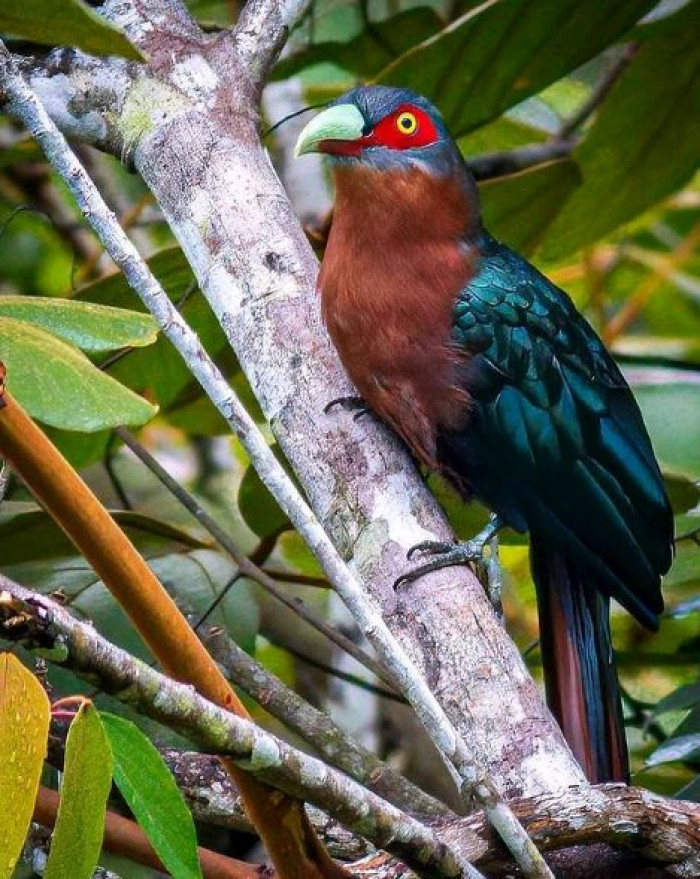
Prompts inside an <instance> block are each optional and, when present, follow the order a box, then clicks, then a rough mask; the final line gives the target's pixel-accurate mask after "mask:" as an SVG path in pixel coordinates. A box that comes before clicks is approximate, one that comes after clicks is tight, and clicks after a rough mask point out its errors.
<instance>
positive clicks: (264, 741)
mask: <svg viewBox="0 0 700 879" xmlns="http://www.w3.org/2000/svg"><path fill="white" fill-rule="evenodd" d="M0 590H2V591H1V592H0V634H2V636H3V637H4V638H6V639H10V640H12V641H16V642H18V643H21V644H22V646H24V647H26V648H27V649H29V650H36V649H38V650H40V651H41V653H42V655H46V656H47V658H49V659H51V660H52V661H55V662H60V664H61V665H62V666H64V667H65V668H68V669H70V670H71V671H73V672H74V673H75V674H77V675H78V676H79V677H81V678H83V679H85V680H88V681H90V682H91V683H95V682H97V683H98V684H99V686H100V689H101V690H103V691H104V692H105V693H107V694H108V695H111V696H114V697H115V698H117V699H119V700H120V701H122V702H124V703H125V704H128V705H131V706H132V707H133V708H134V709H135V710H137V711H139V712H140V713H143V714H145V715H146V716H148V717H151V718H152V719H154V720H157V721H159V722H160V723H164V724H165V725H167V726H169V727H170V728H172V729H175V730H176V731H178V732H180V733H181V734H183V735H185V736H187V737H188V738H191V739H193V740H195V741H196V742H197V743H198V744H200V745H201V746H202V747H204V748H206V749H208V750H211V751H214V752H217V753H221V754H227V755H230V756H231V758H232V759H233V761H234V762H235V763H236V765H237V766H238V767H240V768H241V769H243V770H245V771H246V772H247V773H251V774H252V775H254V776H255V777H256V778H257V779H258V780H259V781H263V782H265V783H266V784H270V785H272V786H274V787H278V788H280V789H281V790H284V791H286V792H287V793H288V794H290V795H291V796H294V797H299V796H300V797H302V798H303V799H305V800H308V801H309V802H311V803H313V804H314V805H315V806H317V807H318V808H320V809H323V810H324V811H326V812H328V813H329V814H331V815H333V816H334V817H337V818H338V819H339V820H340V821H342V823H343V824H345V826H346V827H349V828H350V829H351V830H354V831H356V832H358V833H360V834H362V835H363V836H365V837H366V838H367V839H369V840H370V841H371V842H373V843H374V844H375V845H377V846H379V847H380V848H385V849H386V850H387V851H388V852H391V853H392V854H394V855H395V856H396V857H398V858H400V859H401V860H403V861H405V863H406V864H408V866H410V867H411V869H413V870H415V871H416V872H418V873H419V874H420V875H425V876H428V875H431V874H432V875H434V874H435V873H437V874H439V875H440V876H444V877H457V876H459V875H460V873H461V874H462V875H464V876H471V877H475V879H476V877H479V876H480V874H479V873H477V872H476V871H475V870H473V869H472V868H471V867H470V865H469V864H468V863H466V862H459V861H457V860H455V858H454V856H453V854H452V853H451V852H450V850H449V849H448V848H447V846H445V844H444V843H442V842H441V841H440V840H439V839H438V837H437V836H436V835H435V834H434V833H433V831H432V830H430V829H429V828H427V827H425V826H424V825H423V824H420V823H419V822H418V821H416V820H415V819H414V818H411V817H409V816H408V815H406V814H405V813H403V812H401V811H400V810H399V809H396V808H395V807H394V806H392V805H390V804H389V803H387V802H386V801H384V800H382V799H381V798H380V797H378V796H377V795H376V794H373V793H371V792H369V791H367V790H366V789H365V788H363V787H361V786H360V785H359V784H357V782H355V781H352V780H351V779H349V778H348V777H347V776H345V775H343V774H341V773H340V772H338V771H337V770H334V769H332V768H331V767H329V766H327V765H326V764H324V763H322V762H321V761H320V760H317V759H315V758H314V757H309V756H307V755H306V754H304V753H302V752H301V751H298V750H297V749H295V748H293V747H291V746H290V745H288V744H286V743H285V742H283V741H282V740H280V739H278V738H276V737H275V736H272V735H270V734H269V733H267V732H265V731H264V730H262V729H260V728H259V727H257V726H256V725H255V724H254V723H253V722H252V721H250V720H248V719H247V718H243V717H238V716H236V715H233V714H229V713H228V712H226V711H224V710H222V709H221V708H219V707H218V706H217V705H214V704H213V703H212V702H209V701H207V700H206V699H204V698H203V697H202V696H199V695H198V694H197V692H196V691H195V690H194V689H193V688H192V687H188V686H185V685H184V684H180V683H177V682H176V681H173V680H172V679H171V678H168V677H165V676H164V675H162V674H159V673H158V672H156V671H155V670H153V669H152V668H150V667H149V666H148V665H146V663H144V662H142V661H140V660H138V659H136V658H135V657H133V656H130V655H129V654H128V653H126V651H124V650H121V649H120V648H118V647H115V646H114V645H113V644H111V643H110V642H109V641H107V640H106V639H105V638H103V637H102V636H101V635H99V634H98V633H97V632H96V631H95V630H94V629H93V628H92V627H91V626H89V625H87V624H85V623H81V622H78V621H77V620H75V619H74V618H73V617H72V616H71V615H70V614H69V613H68V611H67V610H66V609H65V608H63V607H61V606H60V605H58V604H56V602H54V601H52V600H51V599H48V598H45V597H43V596H41V595H37V594H36V593H33V592H30V591H29V590H27V589H23V588H22V587H21V586H18V585H17V584H15V583H12V582H11V581H9V580H8V579H7V578H5V577H3V576H2V575H0ZM482 879H483V877H482Z"/></svg>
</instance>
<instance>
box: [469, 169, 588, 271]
mask: <svg viewBox="0 0 700 879" xmlns="http://www.w3.org/2000/svg"><path fill="white" fill-rule="evenodd" d="M580 182H581V175H580V174H579V172H578V169H577V168H576V165H575V163H574V162H571V161H568V160H564V161H561V162H550V163H549V164H547V165H540V166H539V167H537V168H533V169H532V170H529V171H522V172H521V173H519V174H512V175H510V176H508V177H499V178H497V179H496V180H490V181H487V182H485V183H482V184H481V185H480V186H479V191H480V193H481V199H482V204H483V212H484V223H485V225H486V227H487V228H488V230H489V231H490V232H491V234H492V235H494V236H495V237H496V238H498V239H499V240H500V241H503V242H505V243H506V244H507V245H509V246H510V247H513V248H514V249H515V250H518V251H520V252H521V253H524V254H529V253H532V252H533V251H534V250H535V248H536V247H537V245H538V243H539V242H540V240H541V239H542V236H543V235H544V233H545V232H546V230H547V229H548V227H549V226H550V224H551V223H552V221H553V220H554V218H555V217H556V215H557V214H558V213H559V211H560V210H561V207H562V205H563V204H564V201H565V200H566V199H567V198H568V196H569V195H570V194H571V193H572V192H573V191H574V189H576V187H577V186H579V185H580Z"/></svg>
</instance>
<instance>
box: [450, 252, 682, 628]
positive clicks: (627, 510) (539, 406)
mask: <svg viewBox="0 0 700 879" xmlns="http://www.w3.org/2000/svg"><path fill="white" fill-rule="evenodd" d="M454 337H455V339H456V341H457V342H458V344H459V345H460V346H462V347H463V348H464V349H466V350H468V351H469V352H470V353H471V354H472V357H471V359H470V361H469V362H468V365H467V367H466V375H465V379H464V381H465V385H466V387H467V389H468V390H469V392H470V395H471V398H472V401H473V403H472V405H473V409H472V413H471V418H470V422H469V425H468V427H467V428H466V429H465V430H464V431H461V432H460V433H459V434H457V433H453V434H449V433H443V434H442V435H441V437H440V448H441V455H442V457H443V461H444V463H445V465H446V466H447V467H448V468H449V469H451V470H452V471H454V472H458V473H465V472H466V473H468V479H469V482H470V484H471V487H472V489H473V491H474V493H475V494H476V495H477V496H479V497H481V498H482V500H484V501H485V502H486V503H487V504H489V505H490V506H491V507H492V508H493V509H495V510H496V511H497V512H500V513H501V514H502V515H503V516H504V517H505V518H506V519H507V520H508V521H510V523H511V524H512V525H513V526H514V527H516V528H519V529H521V530H524V529H525V528H528V529H531V530H534V529H536V530H538V531H540V532H543V533H544V534H547V535H549V537H550V538H551V539H552V540H553V541H554V543H555V545H558V546H559V547H560V548H562V549H564V550H565V551H567V552H569V553H571V554H573V557H574V558H578V560H579V561H580V562H582V563H583V564H584V565H585V566H586V567H588V568H589V569H590V570H591V571H592V572H594V573H596V574H597V575H598V577H599V578H602V581H603V583H604V584H605V587H606V588H607V589H608V590H609V592H610V594H611V595H613V596H614V597H615V598H617V599H618V600H619V601H620V602H621V603H622V604H623V605H625V606H626V607H627V608H628V609H629V610H630V612H632V613H633V614H634V615H636V616H637V617H639V618H640V620H641V621H643V622H645V623H646V624H647V625H652V626H654V625H656V619H657V616H658V614H659V613H660V612H661V610H662V609H663V603H662V599H661V593H660V589H659V578H660V574H662V573H664V572H665V571H666V570H667V569H668V567H669V565H670V563H671V558H672V516H671V512H670V507H669V503H668V499H667V496H666V492H665V489H664V485H663V480H662V478H661V473H660V471H659V467H658V465H657V463H656V460H655V458H654V453H653V450H652V447H651V443H650V441H649V437H648V434H647V432H646V429H645V427H644V423H643V421H642V417H641V414H640V412H639V409H638V407H637V404H636V402H635V400H634V397H633V396H632V392H631V391H630V389H629V387H628V385H627V383H626V381H625V379H624V377H623V376H622V373H621V372H620V370H619V368H618V367H617V365H616V363H615V362H614V360H613V359H612V357H611V356H610V355H609V354H608V352H607V351H606V349H605V347H604V346H603V344H602V342H601V341H600V339H599V338H598V337H597V336H596V334H595V332H594V331H593V330H592V328H591V327H590V326H589V325H588V324H587V323H586V321H585V320H584V319H583V318H582V317H581V315H580V314H579V313H578V312H577V311H576V309H575V308H574V306H573V303H572V302H571V300H570V299H569V298H568V296H567V295H566V294H565V293H563V292H562V291H561V290H559V289H558V288H557V287H555V286H554V285H553V284H552V283H551V282H550V281H548V280H547V279H546V278H545V277H544V276H543V275H541V274H540V273H539V272H537V271H536V270H535V269H534V268H533V267H532V266H531V265H530V264H529V263H527V262H526V261H525V260H524V259H522V258H521V257H519V256H518V255H517V254H515V253H513V252H512V251H510V250H509V249H508V248H506V247H504V246H503V245H501V244H498V243H497V242H495V241H493V239H490V238H487V239H485V244H484V251H483V259H482V263H481V266H480V269H479V271H478V273H477V274H476V276H475V277H474V278H473V279H472V280H471V281H470V282H469V284H468V286H467V287H466V288H465V289H464V290H463V291H462V292H461V293H460V295H459V297H458V300H457V302H456V304H455V309H454Z"/></svg>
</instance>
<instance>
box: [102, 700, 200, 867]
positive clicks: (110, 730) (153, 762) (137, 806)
mask: <svg viewBox="0 0 700 879" xmlns="http://www.w3.org/2000/svg"><path fill="white" fill-rule="evenodd" d="M101 717H102V721H103V723H104V725H105V729H106V731H107V736H108V738H109V742H110V745H111V746H112V753H113V754H114V761H115V767H114V780H115V781H116V783H117V786H118V787H119V790H120V791H121V793H122V795H123V797H124V799H125V800H126V802H127V803H128V805H129V808H130V809H131V811H132V812H133V813H134V815H135V817H136V820H137V821H138V822H139V824H140V825H141V827H142V828H143V830H144V832H145V833H146V835H147V836H148V838H149V840H150V842H151V845H152V846H153V848H154V849H155V851H156V852H157V854H158V857H159V858H160V859H161V861H162V862H163V864H164V865H165V867H166V868H167V870H168V871H169V872H170V873H172V874H173V876H177V877H178V879H201V876H202V872H201V869H200V866H199V856H198V853H197V837H196V834H195V830H194V822H193V821H192V815H191V814H190V812H189V810H188V809H187V806H186V805H185V801H184V799H183V797H182V794H181V793H180V789H179V788H178V786H177V785H176V784H175V781H174V779H173V777H172V775H171V774H170V772H169V770H168V767H167V766H166V765H165V762H164V761H163V758H162V757H161V756H160V754H159V753H158V751H157V749H156V748H155V746H154V745H153V744H152V743H151V742H150V740H149V739H147V738H146V736H144V734H143V733H142V732H141V731H140V730H139V728H138V727H137V726H135V725H134V724H133V723H130V722H129V721H128V720H124V719H123V718H121V717H117V716H116V715H114V714H107V713H105V712H103V713H102V714H101Z"/></svg>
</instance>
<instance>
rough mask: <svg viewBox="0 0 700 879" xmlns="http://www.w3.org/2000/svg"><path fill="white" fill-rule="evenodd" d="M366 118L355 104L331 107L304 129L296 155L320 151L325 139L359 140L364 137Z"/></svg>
mask: <svg viewBox="0 0 700 879" xmlns="http://www.w3.org/2000/svg"><path fill="white" fill-rule="evenodd" d="M365 124H366V123H365V120H364V117H363V115H362V113H360V111H359V110H358V109H357V107H356V106H355V105H354V104H338V105H337V106H335V107H329V108H328V109H327V110H324V111H323V112H322V113H319V114H318V116H314V118H313V119H312V120H311V122H309V124H308V125H307V126H306V127H305V128H304V129H303V130H302V132H301V134H300V135H299V138H298V139H297V142H296V146H295V147H294V156H295V158H297V159H298V158H299V156H303V155H304V153H318V152H322V150H319V148H318V147H319V144H320V143H322V142H323V141H324V140H357V139H358V138H360V137H362V133H363V131H364V128H365Z"/></svg>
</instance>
